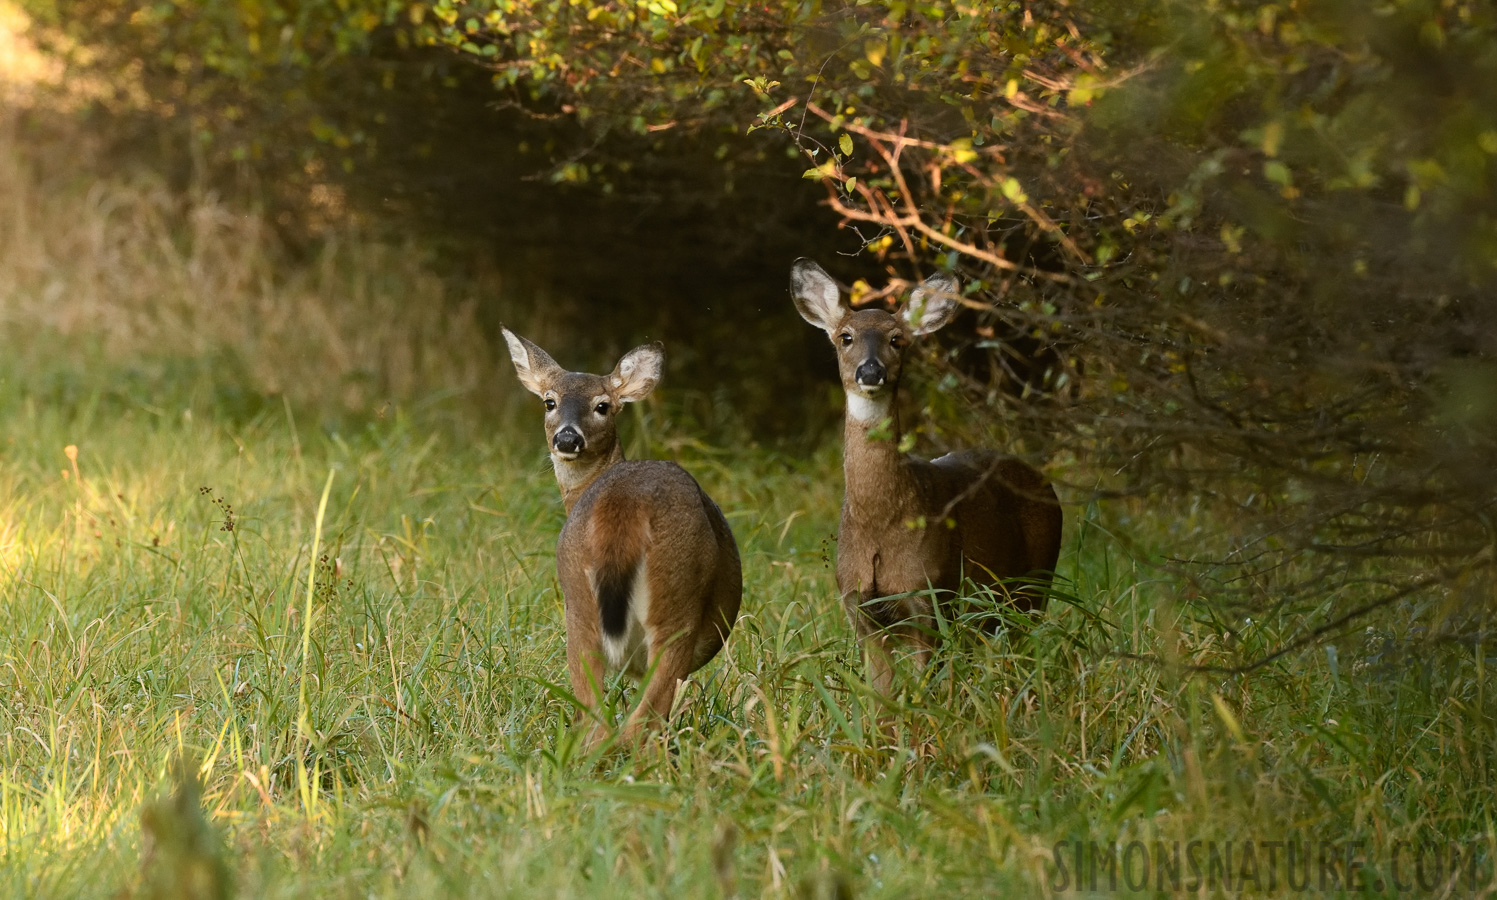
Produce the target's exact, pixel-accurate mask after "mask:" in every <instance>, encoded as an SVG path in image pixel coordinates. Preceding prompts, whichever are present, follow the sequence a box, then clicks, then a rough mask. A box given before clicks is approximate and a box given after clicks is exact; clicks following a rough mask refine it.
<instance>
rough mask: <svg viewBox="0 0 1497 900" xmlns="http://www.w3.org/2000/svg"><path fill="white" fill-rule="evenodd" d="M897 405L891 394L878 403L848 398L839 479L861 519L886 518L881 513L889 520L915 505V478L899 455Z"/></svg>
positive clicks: (905, 461)
mask: <svg viewBox="0 0 1497 900" xmlns="http://www.w3.org/2000/svg"><path fill="white" fill-rule="evenodd" d="M896 401H897V395H896V392H895V391H892V390H891V391H889V393H888V394H887V395H885V396H884V397H880V398H877V399H870V398H868V397H865V396H863V395H862V394H858V393H851V392H850V393H848V395H847V421H846V425H845V427H844V431H843V455H842V474H843V478H844V480H845V481H846V503H847V506H848V507H849V508H851V509H853V510H856V511H858V513H859V516H858V518H860V519H865V520H871V519H878V518H884V516H882V515H880V512H881V511H882V512H888V514H890V515H893V514H894V513H896V512H897V511H898V510H899V509H903V508H905V507H907V506H908V505H909V503H911V502H913V500H914V494H915V482H914V477H913V476H912V475H911V473H910V471H909V466H908V464H907V460H906V458H905V455H904V454H903V453H901V452H899V439H900V436H901V435H902V434H903V432H902V431H901V430H900V426H899V404H898V402H896ZM886 421H887V422H888V424H887V426H885V425H884V423H885V422H886ZM886 507H887V509H885V508H886Z"/></svg>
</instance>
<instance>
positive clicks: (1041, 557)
mask: <svg viewBox="0 0 1497 900" xmlns="http://www.w3.org/2000/svg"><path fill="white" fill-rule="evenodd" d="M955 289H956V285H955V282H954V281H951V280H949V279H932V280H931V281H928V282H926V283H925V284H924V285H921V286H920V287H919V288H917V289H916V290H915V291H914V292H913V293H912V294H911V297H910V300H909V302H908V303H907V305H906V308H905V311H904V312H905V314H904V315H903V316H901V317H896V316H894V315H892V314H890V313H888V312H885V311H883V310H859V311H853V310H851V309H850V308H849V307H847V306H846V305H845V304H844V303H843V302H842V299H841V294H840V291H839V290H838V288H837V286H836V283H835V282H833V281H832V280H831V277H830V276H828V275H827V274H826V273H825V272H824V271H822V269H821V267H820V266H817V265H816V264H815V263H814V262H811V261H810V260H800V261H798V262H797V263H796V264H795V267H794V268H793V269H792V271H791V290H792V293H793V294H794V297H795V301H796V306H797V307H798V308H799V309H800V312H801V315H802V316H803V317H805V319H806V320H807V321H808V322H810V323H811V324H813V325H816V326H817V327H819V328H822V329H824V330H825V331H826V332H827V334H828V336H830V337H831V339H832V343H833V346H834V347H836V348H837V351H838V363H839V365H838V368H839V370H840V371H841V374H842V382H843V388H844V390H845V392H846V394H847V418H846V426H845V431H844V461H843V474H844V477H845V481H846V491H845V494H844V496H843V502H842V522H841V530H840V534H839V535H838V539H837V587H838V591H839V593H840V594H841V599H842V603H843V606H844V607H845V608H846V610H847V614H848V617H849V619H850V620H851V622H852V625H853V628H854V630H855V631H856V632H857V633H858V635H859V637H860V639H861V640H862V642H863V644H864V647H865V649H867V651H868V658H869V668H870V670H871V674H872V680H873V683H874V687H875V688H876V689H877V690H879V691H881V692H883V693H888V691H889V689H890V687H891V686H892V679H893V668H892V663H891V660H890V656H889V647H888V643H889V641H890V640H891V639H894V640H896V641H900V642H906V643H910V644H912V645H913V646H914V649H915V653H916V656H917V658H918V659H919V660H920V661H921V662H922V663H924V662H925V661H927V660H928V659H929V654H930V651H931V649H932V635H933V626H934V616H935V612H936V603H937V602H938V600H937V599H936V598H945V597H949V596H951V595H953V594H955V593H956V592H957V591H959V589H960V588H961V585H962V581H963V579H964V578H966V579H971V580H972V581H974V582H976V583H977V584H979V585H986V586H995V587H996V586H1001V585H1003V583H1004V582H1005V581H1007V580H1010V579H1026V583H1025V584H1023V585H1013V586H1011V587H1008V588H1006V590H1007V593H1008V595H1009V596H1010V598H1011V600H1012V602H1013V604H1014V606H1015V607H1017V608H1019V609H1023V610H1031V609H1035V608H1038V607H1039V606H1040V605H1041V604H1042V603H1043V602H1044V587H1045V584H1046V582H1047V581H1048V579H1049V578H1050V577H1051V575H1052V574H1053V573H1054V570H1055V564H1056V561H1057V560H1058V559H1059V555H1060V537H1061V511H1060V506H1059V503H1058V502H1057V500H1056V496H1055V490H1054V488H1052V487H1051V486H1050V485H1049V483H1048V482H1047V481H1046V480H1045V478H1044V476H1043V475H1041V474H1040V473H1039V472H1038V471H1037V470H1035V469H1034V468H1033V467H1031V466H1029V465H1027V464H1026V463H1023V462H1021V461H1019V460H1016V459H1008V458H1004V457H1003V456H1001V455H999V454H997V453H993V452H990V451H982V450H976V451H963V452H959V453H950V454H947V455H945V456H942V457H940V458H938V459H935V460H931V461H926V460H923V459H919V458H917V457H914V456H910V455H908V454H905V453H901V452H899V450H898V446H899V439H900V436H901V430H900V425H899V411H898V404H897V393H898V388H899V379H900V375H901V373H902V368H903V361H904V353H905V351H906V350H907V348H908V347H909V345H910V342H911V339H912V338H913V337H917V336H920V335H923V334H928V333H929V332H931V331H934V330H936V329H937V328H940V327H941V326H942V325H944V324H946V322H947V321H949V320H950V318H951V315H952V314H954V313H955V311H956V302H955V293H954V292H955ZM931 589H934V591H932V590H931ZM917 592H918V593H917ZM933 593H934V597H933V596H932V595H933ZM900 595H908V596H900ZM954 611H955V612H960V610H954ZM942 612H943V613H944V612H947V610H945V609H943V610H942ZM990 624H996V621H995V620H990Z"/></svg>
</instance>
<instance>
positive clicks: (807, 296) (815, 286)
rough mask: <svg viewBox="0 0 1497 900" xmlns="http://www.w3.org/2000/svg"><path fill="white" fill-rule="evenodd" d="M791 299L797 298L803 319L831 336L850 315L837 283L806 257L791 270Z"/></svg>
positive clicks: (798, 260) (796, 304) (796, 262)
mask: <svg viewBox="0 0 1497 900" xmlns="http://www.w3.org/2000/svg"><path fill="white" fill-rule="evenodd" d="M790 296H791V297H792V298H794V300H795V308H796V309H797V310H799V311H800V315H801V318H803V319H805V320H806V321H807V322H810V323H811V324H812V325H815V326H816V327H817V328H820V329H821V330H822V331H825V332H826V333H827V334H831V333H832V329H834V328H836V327H837V323H839V322H841V321H842V317H843V316H845V315H847V307H846V306H845V305H843V303H842V292H841V291H839V290H837V282H835V281H833V280H832V276H830V275H828V274H827V273H826V271H825V270H823V269H822V268H821V266H818V265H817V264H816V263H815V261H813V260H809V259H806V258H805V257H802V258H800V259H797V260H796V261H795V265H793V266H791V267H790Z"/></svg>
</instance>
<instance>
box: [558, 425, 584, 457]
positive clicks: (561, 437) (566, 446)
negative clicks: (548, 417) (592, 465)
mask: <svg viewBox="0 0 1497 900" xmlns="http://www.w3.org/2000/svg"><path fill="white" fill-rule="evenodd" d="M551 446H553V447H555V448H556V450H557V452H558V453H581V452H582V448H583V446H584V442H583V440H582V435H580V434H578V433H577V432H576V430H575V429H571V428H563V429H562V430H560V431H558V432H556V437H554V438H552V439H551Z"/></svg>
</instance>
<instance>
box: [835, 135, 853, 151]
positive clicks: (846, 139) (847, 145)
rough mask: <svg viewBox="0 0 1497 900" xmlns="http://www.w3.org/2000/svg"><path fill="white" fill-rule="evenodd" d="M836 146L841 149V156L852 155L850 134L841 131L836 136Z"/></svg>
mask: <svg viewBox="0 0 1497 900" xmlns="http://www.w3.org/2000/svg"><path fill="white" fill-rule="evenodd" d="M837 146H838V147H839V148H840V149H841V150H842V155H843V156H852V135H850V134H848V133H847V132H845V131H844V132H842V136H841V137H839V138H837Z"/></svg>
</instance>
